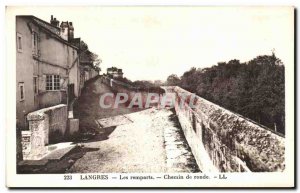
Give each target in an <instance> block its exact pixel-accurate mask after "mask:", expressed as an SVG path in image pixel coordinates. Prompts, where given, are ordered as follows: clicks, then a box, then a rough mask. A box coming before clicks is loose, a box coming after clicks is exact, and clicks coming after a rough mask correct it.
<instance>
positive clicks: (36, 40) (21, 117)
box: [16, 16, 81, 129]
mask: <svg viewBox="0 0 300 193" xmlns="http://www.w3.org/2000/svg"><path fill="white" fill-rule="evenodd" d="M59 23H60V22H59V21H58V20H57V19H56V18H53V16H51V20H50V23H48V22H46V21H43V20H41V19H39V18H37V17H34V16H17V17H16V84H17V85H16V87H17V89H16V90H17V92H16V96H17V97H16V106H17V127H18V128H20V129H23V128H27V121H26V116H27V114H28V113H30V112H32V111H36V110H38V109H41V108H45V107H50V106H54V105H58V104H68V103H69V102H70V99H71V98H72V97H78V96H79V94H80V88H81V87H80V70H79V57H78V47H76V46H74V43H73V41H74V27H73V25H72V22H61V25H60V26H59ZM71 96H72V97H71Z"/></svg>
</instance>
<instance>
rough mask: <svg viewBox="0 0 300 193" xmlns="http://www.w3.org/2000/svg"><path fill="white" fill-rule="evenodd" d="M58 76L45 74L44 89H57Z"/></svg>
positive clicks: (58, 83) (58, 86)
mask: <svg viewBox="0 0 300 193" xmlns="http://www.w3.org/2000/svg"><path fill="white" fill-rule="evenodd" d="M59 81H60V76H59V75H47V76H46V90H59V89H60V82H59Z"/></svg>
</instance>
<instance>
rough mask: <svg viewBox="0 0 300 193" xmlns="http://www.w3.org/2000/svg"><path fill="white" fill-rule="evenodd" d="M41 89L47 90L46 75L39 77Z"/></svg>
mask: <svg viewBox="0 0 300 193" xmlns="http://www.w3.org/2000/svg"><path fill="white" fill-rule="evenodd" d="M39 91H46V75H42V76H40V77H39Z"/></svg>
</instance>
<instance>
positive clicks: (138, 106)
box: [6, 6, 295, 188]
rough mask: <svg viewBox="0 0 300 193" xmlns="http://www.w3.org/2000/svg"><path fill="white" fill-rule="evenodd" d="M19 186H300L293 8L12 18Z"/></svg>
mask: <svg viewBox="0 0 300 193" xmlns="http://www.w3.org/2000/svg"><path fill="white" fill-rule="evenodd" d="M6 32H7V33H6V38H7V41H6V53H7V62H6V69H7V70H6V72H7V74H8V76H7V78H6V85H7V90H6V94H7V101H6V102H7V107H8V108H7V109H6V112H7V123H6V125H7V127H6V129H7V130H6V136H7V138H6V139H7V154H6V163H7V170H6V180H7V182H6V184H7V186H8V187H11V188H14V187H99V188H101V187H113V188H114V187H161V188H170V187H187V188H193V187H194V188H203V187H211V188H217V187H236V188H238V187H286V188H290V187H294V185H295V182H294V175H295V173H294V169H295V162H294V158H295V155H294V149H295V147H294V145H295V140H294V139H295V136H294V131H295V125H294V105H295V104H294V78H295V77H294V73H295V72H294V67H295V64H294V62H295V61H294V8H293V7H266V6H264V7H201V6H90V7H88V6H86V7H73V6H69V7H66V6H65V7H59V6H57V7H46V6H43V7H42V6H40V7H34V6H30V7H29V6H28V7H21V6H19V7H17V6H15V7H13V6H8V7H7V8H6Z"/></svg>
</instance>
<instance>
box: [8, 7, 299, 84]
mask: <svg viewBox="0 0 300 193" xmlns="http://www.w3.org/2000/svg"><path fill="white" fill-rule="evenodd" d="M12 9H13V11H14V12H15V13H16V14H17V15H18V14H28V15H34V16H36V17H38V18H41V19H43V20H45V21H48V22H49V21H50V17H51V15H54V17H56V18H57V19H58V20H59V21H71V22H73V26H74V35H75V37H80V38H81V39H82V40H83V41H85V42H86V43H87V44H88V46H89V49H90V50H91V51H92V52H94V53H96V54H98V55H99V57H100V58H101V60H102V63H101V66H100V67H101V69H102V72H106V68H108V67H111V66H115V67H118V68H122V69H123V72H124V76H125V77H127V78H128V79H130V80H166V79H167V77H168V76H169V75H170V74H177V75H178V76H181V75H182V74H183V73H184V72H185V71H187V70H189V69H190V68H191V67H196V68H205V67H210V66H212V65H216V64H217V63H218V62H223V61H225V62H226V61H229V60H231V59H238V60H240V61H241V62H244V61H249V60H251V59H253V58H255V57H256V56H258V55H265V54H267V55H270V54H271V53H272V50H275V54H276V55H277V57H279V58H280V59H281V60H282V61H283V63H284V65H294V61H293V57H294V55H293V53H294V47H293V46H294V34H293V33H294V21H293V9H292V8H291V7H281V8H280V7H252V8H249V7H248V8H246V7H192V6H187V7H174V6H166V7H153V6H152V7H140V6H136V7H33V6H31V7H19V8H16V7H15V8H12Z"/></svg>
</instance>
